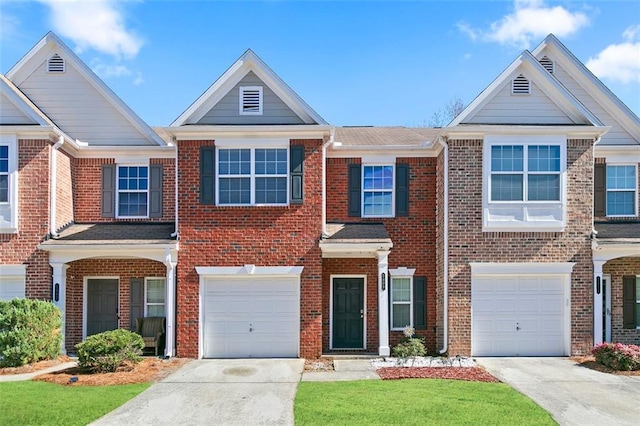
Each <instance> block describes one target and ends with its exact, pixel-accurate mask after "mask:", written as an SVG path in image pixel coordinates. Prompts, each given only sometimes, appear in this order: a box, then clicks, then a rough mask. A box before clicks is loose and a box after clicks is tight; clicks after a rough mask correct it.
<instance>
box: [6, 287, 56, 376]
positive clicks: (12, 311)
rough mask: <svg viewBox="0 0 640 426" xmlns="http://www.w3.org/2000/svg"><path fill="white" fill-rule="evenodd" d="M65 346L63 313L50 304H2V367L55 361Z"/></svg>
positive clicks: (23, 300) (23, 301) (28, 301)
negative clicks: (49, 360)
mask: <svg viewBox="0 0 640 426" xmlns="http://www.w3.org/2000/svg"><path fill="white" fill-rule="evenodd" d="M61 346H62V314H61V313H60V310H59V309H58V308H57V307H56V306H55V305H53V303H51V302H45V301H43V300H32V299H13V300H7V301H0V367H19V366H21V365H26V364H30V363H32V362H36V361H40V360H44V359H53V358H56V357H58V356H59V355H60V349H61Z"/></svg>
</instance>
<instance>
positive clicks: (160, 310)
mask: <svg viewBox="0 0 640 426" xmlns="http://www.w3.org/2000/svg"><path fill="white" fill-rule="evenodd" d="M144 312H145V316H147V317H163V316H165V279H164V278H146V279H145V292H144Z"/></svg>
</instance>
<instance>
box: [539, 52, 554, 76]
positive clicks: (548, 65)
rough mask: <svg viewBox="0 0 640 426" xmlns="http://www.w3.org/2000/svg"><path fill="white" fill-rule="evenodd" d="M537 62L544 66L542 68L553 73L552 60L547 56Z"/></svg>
mask: <svg viewBox="0 0 640 426" xmlns="http://www.w3.org/2000/svg"><path fill="white" fill-rule="evenodd" d="M539 62H540V65H542V66H543V67H544V69H546V70H547V71H549V73H551V74H553V61H552V60H551V59H549V57H548V56H544V57H543V58H542V59H540V61H539Z"/></svg>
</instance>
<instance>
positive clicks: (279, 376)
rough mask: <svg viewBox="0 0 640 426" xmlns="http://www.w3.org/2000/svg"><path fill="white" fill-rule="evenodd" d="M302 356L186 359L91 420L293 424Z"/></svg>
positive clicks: (186, 423)
mask: <svg viewBox="0 0 640 426" xmlns="http://www.w3.org/2000/svg"><path fill="white" fill-rule="evenodd" d="M303 367H304V359H228V360H220V359H218V360H197V361H193V362H190V363H189V364H187V365H185V366H184V367H182V368H181V369H180V370H178V371H176V372H175V373H173V374H172V375H170V376H169V377H167V378H165V379H164V380H162V381H160V382H158V383H155V384H153V385H152V386H151V387H150V388H149V389H147V390H146V391H144V392H142V393H141V394H140V395H138V396H136V397H135V398H133V399H132V400H130V401H129V402H127V403H126V404H124V405H122V406H121V407H119V408H117V409H116V410H114V411H112V412H111V413H109V414H107V415H105V416H104V417H102V418H100V419H98V420H97V421H96V422H94V423H93V424H95V425H248V424H251V425H293V399H294V398H295V395H296V390H297V387H298V383H299V382H300V376H301V374H302V369H303Z"/></svg>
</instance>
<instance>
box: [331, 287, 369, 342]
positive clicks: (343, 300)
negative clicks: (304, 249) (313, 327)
mask: <svg viewBox="0 0 640 426" xmlns="http://www.w3.org/2000/svg"><path fill="white" fill-rule="evenodd" d="M332 285H333V330H332V336H333V349H363V348H364V336H363V332H364V278H334V279H333V284H332Z"/></svg>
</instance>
